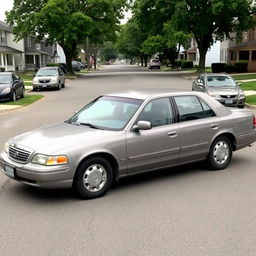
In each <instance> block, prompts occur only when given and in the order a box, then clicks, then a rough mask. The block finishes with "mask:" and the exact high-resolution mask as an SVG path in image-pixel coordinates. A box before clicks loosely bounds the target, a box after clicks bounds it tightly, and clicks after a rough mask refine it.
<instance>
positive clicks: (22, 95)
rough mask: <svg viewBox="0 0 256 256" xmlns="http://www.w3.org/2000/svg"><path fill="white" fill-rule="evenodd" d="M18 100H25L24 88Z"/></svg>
mask: <svg viewBox="0 0 256 256" xmlns="http://www.w3.org/2000/svg"><path fill="white" fill-rule="evenodd" d="M20 98H21V99H23V98H25V88H23V89H22V93H21V95H20Z"/></svg>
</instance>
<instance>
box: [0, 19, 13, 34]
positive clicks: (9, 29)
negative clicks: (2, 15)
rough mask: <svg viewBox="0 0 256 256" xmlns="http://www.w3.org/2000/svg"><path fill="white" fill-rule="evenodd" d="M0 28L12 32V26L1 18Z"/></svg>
mask: <svg viewBox="0 0 256 256" xmlns="http://www.w3.org/2000/svg"><path fill="white" fill-rule="evenodd" d="M0 29H1V30H5V31H8V32H11V27H10V26H9V25H8V24H7V23H5V22H3V21H1V20H0Z"/></svg>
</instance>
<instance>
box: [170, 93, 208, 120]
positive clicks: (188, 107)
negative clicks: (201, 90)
mask: <svg viewBox="0 0 256 256" xmlns="http://www.w3.org/2000/svg"><path fill="white" fill-rule="evenodd" d="M174 100H175V102H176V104H177V107H178V111H179V116H180V121H181V122H184V121H190V120H196V119H200V118H204V117H205V115H204V110H203V108H202V105H201V103H200V102H199V100H198V98H197V97H196V96H177V97H174Z"/></svg>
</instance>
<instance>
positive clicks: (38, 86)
mask: <svg viewBox="0 0 256 256" xmlns="http://www.w3.org/2000/svg"><path fill="white" fill-rule="evenodd" d="M58 87H59V84H58V83H54V84H53V83H36V84H33V88H34V89H46V88H58Z"/></svg>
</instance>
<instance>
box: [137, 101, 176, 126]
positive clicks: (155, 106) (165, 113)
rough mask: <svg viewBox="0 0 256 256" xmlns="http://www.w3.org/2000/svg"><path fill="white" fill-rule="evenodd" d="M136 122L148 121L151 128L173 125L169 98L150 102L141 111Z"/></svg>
mask: <svg viewBox="0 0 256 256" xmlns="http://www.w3.org/2000/svg"><path fill="white" fill-rule="evenodd" d="M137 121H148V122H150V123H151V125H152V127H158V126H163V125H168V124H172V123H173V113H172V109H171V104H170V100H169V98H162V99H157V100H152V101H151V102H149V103H148V104H147V105H146V106H145V108H144V109H143V110H142V111H141V113H140V115H139V116H138V118H137Z"/></svg>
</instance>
